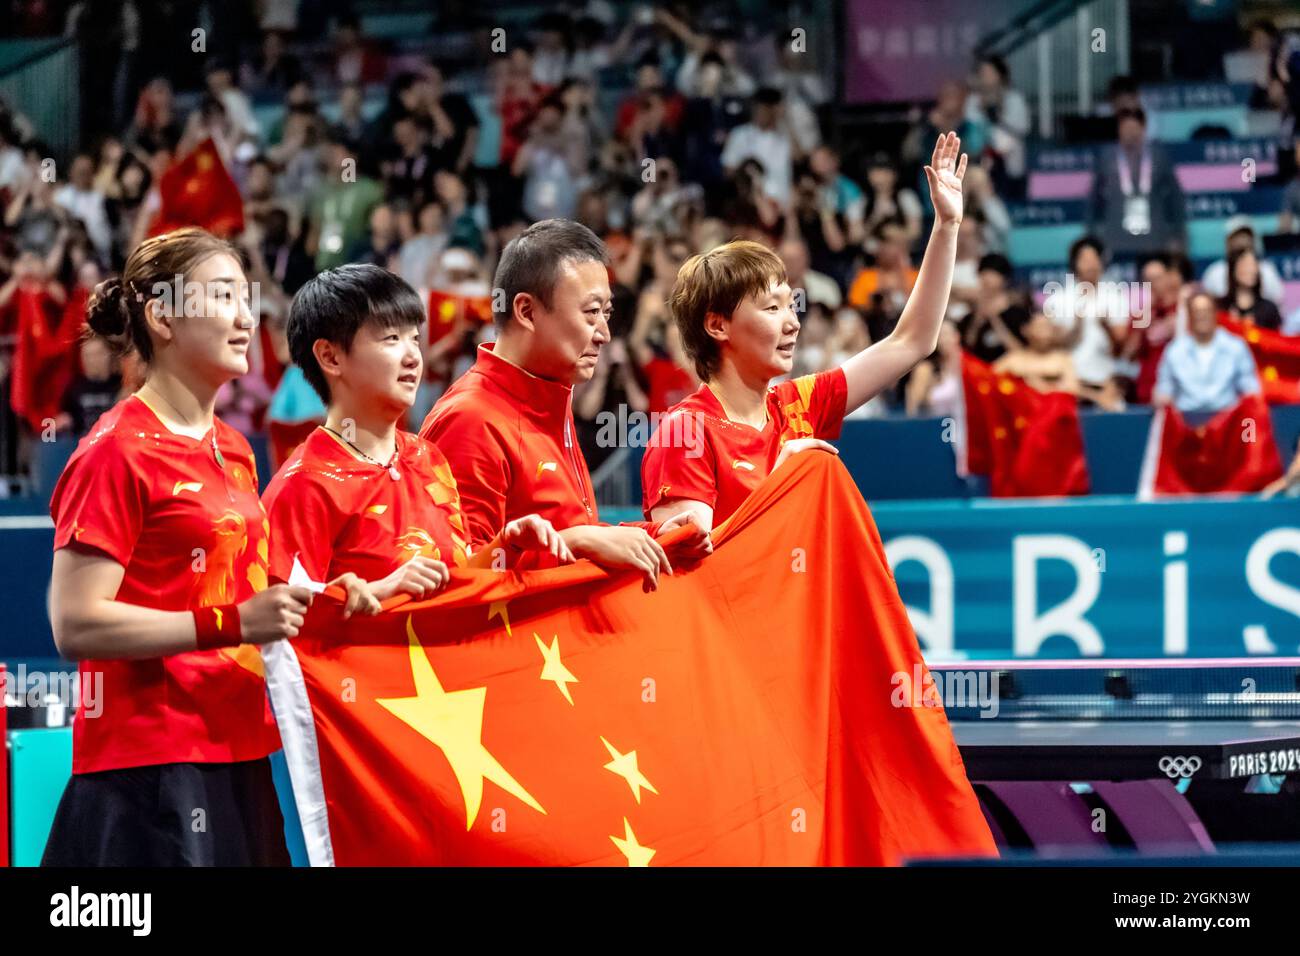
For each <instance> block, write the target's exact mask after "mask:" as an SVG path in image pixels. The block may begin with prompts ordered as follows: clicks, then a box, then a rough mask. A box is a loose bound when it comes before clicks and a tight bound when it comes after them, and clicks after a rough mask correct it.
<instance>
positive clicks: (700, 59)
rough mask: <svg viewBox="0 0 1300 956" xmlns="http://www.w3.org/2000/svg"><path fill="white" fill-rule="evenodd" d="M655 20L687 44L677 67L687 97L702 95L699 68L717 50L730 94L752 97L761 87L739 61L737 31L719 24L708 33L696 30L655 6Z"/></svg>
mask: <svg viewBox="0 0 1300 956" xmlns="http://www.w3.org/2000/svg"><path fill="white" fill-rule="evenodd" d="M654 18H655V22H656V23H658V24H660V25H661V26H664V27H666V28H667V29H668V31H669V32H670V33H672V34H673V35H674V36H675V37H676V38H677V39H678V40H680V41H681V43H682V44H683V45H684V46H685V47H686V56H685V57H683V58H682V64H681V66H680V67H678V70H677V89H679V90H680V91H681V92H682V94H683V95H685V96H688V97H690V96H699V95H701V92H700V87H699V85H698V83H699V75H700V67H701V66H702V65H703V63H704V59H705V57H707V56H708V55H709V54H710V53H715V54H717V56H718V59H719V60H720V62H721V63H722V79H721V89H722V92H723V93H724V94H725V95H727V96H738V97H741V98H744V97H748V96H753V95H754V93H755V91H756V90H757V88H758V84H757V83H755V82H754V78H753V77H752V76H750V74H749V71H748V70H746V69H745V67H744V66H742V65H741V63H740V47H739V45H738V44H737V43H736V38H735V34H734V32H733V31H732V30H731V29H730V28H728V27H726V26H719V27H717V28H715V29H713V30H711V31H709V32H707V33H703V32H697V31H695V30H694V29H692V28H691V26H690V25H689V24H687V23H686V21H684V20H680V19H678V18H677V17H675V16H674V15H673V14H672V13H670V12H669V11H668V10H665V9H664V8H662V7H656V8H655V11H654Z"/></svg>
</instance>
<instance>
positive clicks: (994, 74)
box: [966, 56, 1030, 196]
mask: <svg viewBox="0 0 1300 956" xmlns="http://www.w3.org/2000/svg"><path fill="white" fill-rule="evenodd" d="M966 120H967V122H969V123H970V124H971V125H972V126H973V127H975V129H974V130H972V133H973V135H974V136H975V137H976V139H977V140H979V141H982V142H983V144H984V145H983V150H982V157H981V162H982V163H984V165H986V167H988V170H989V174H990V175H991V176H992V177H993V182H994V184H995V185H996V186H997V189H998V192H1000V193H1003V194H1004V195H1011V196H1019V195H1023V193H1024V177H1025V137H1026V136H1028V135H1029V128H1030V118H1029V105H1028V104H1027V103H1026V102H1025V98H1024V96H1023V95H1022V94H1021V93H1020V91H1019V90H1015V89H1012V88H1011V72H1010V71H1009V70H1008V69H1007V64H1006V61H1005V60H1003V59H1002V58H1001V57H1000V56H986V57H983V58H982V59H981V60H980V61H979V63H978V64H977V65H976V68H975V76H974V79H973V80H972V83H971V92H970V95H969V96H968V97H967V98H966Z"/></svg>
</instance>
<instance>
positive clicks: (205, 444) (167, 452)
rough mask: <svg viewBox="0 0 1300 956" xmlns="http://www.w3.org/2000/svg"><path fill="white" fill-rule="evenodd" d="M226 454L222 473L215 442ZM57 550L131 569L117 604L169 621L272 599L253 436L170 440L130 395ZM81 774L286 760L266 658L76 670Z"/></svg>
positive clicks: (82, 482) (75, 480)
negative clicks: (168, 615)
mask: <svg viewBox="0 0 1300 956" xmlns="http://www.w3.org/2000/svg"><path fill="white" fill-rule="evenodd" d="M214 438H215V442H216V445H217V447H218V448H219V449H220V451H221V455H222V457H223V459H224V461H225V466H224V468H223V467H222V466H221V465H219V464H218V463H217V460H216V455H215V453H214V452H213V441H214ZM50 513H51V515H53V517H54V549H55V550H56V551H57V550H59V549H60V548H65V547H70V546H72V547H77V548H78V549H86V550H89V551H92V552H97V553H99V554H102V555H107V556H108V557H109V558H112V559H113V560H114V561H116V562H117V563H118V564H120V565H122V566H123V568H125V569H126V570H125V574H124V575H123V578H122V584H121V586H120V587H119V588H118V592H117V600H119V601H122V602H124V603H127V604H135V605H139V606H141V607H149V608H155V609H157V610H160V611H185V610H192V609H194V608H199V607H207V606H212V605H221V604H237V603H240V602H242V601H245V600H247V599H248V598H250V597H252V596H253V594H255V593H256V592H258V591H261V590H262V589H264V588H265V587H266V584H267V574H266V563H267V530H268V529H267V523H266V514H265V512H263V511H262V504H261V502H260V501H259V500H258V497H257V469H256V465H255V464H254V462H253V453H252V449H250V448H249V446H248V442H247V441H246V440H245V439H244V436H243V435H241V434H239V432H237V431H235V430H234V429H233V428H230V427H229V426H228V425H226V424H225V423H224V422H222V421H221V420H220V419H217V420H216V421H215V422H214V424H213V430H211V431H209V432H208V434H207V435H206V436H205V437H204V438H202V439H194V438H189V437H187V436H184V435H177V434H175V433H173V432H171V431H169V430H168V429H167V427H166V426H165V425H163V423H162V422H161V421H160V420H159V419H158V416H156V415H155V414H154V413H153V411H152V410H151V409H150V408H149V406H148V405H146V404H145V402H144V401H143V400H141V399H140V398H138V397H135V396H132V397H130V398H126V399H124V400H122V401H121V402H119V403H118V404H117V405H116V406H114V407H113V408H111V409H109V410H108V411H107V412H105V413H104V414H103V415H102V416H101V417H100V418H99V421H98V422H96V423H95V426H94V427H93V428H92V429H91V431H90V432H89V434H87V435H86V437H85V438H83V439H82V440H81V442H80V444H78V446H77V449H76V451H75V452H73V455H72V457H71V458H70V459H69V461H68V465H67V467H66V468H65V469H64V470H63V474H62V475H61V476H60V477H59V481H58V484H57V486H56V487H55V489H54V494H53V496H52V498H51V500H50ZM79 671H80V674H81V680H82V685H81V686H82V688H83V691H84V690H86V689H87V688H94V689H95V690H97V694H96V697H95V699H94V700H92V701H90V703H91V704H92V705H94V706H95V707H97V708H102V710H101V711H100V712H99V713H98V715H96V714H95V713H94V711H90V712H87V706H86V705H87V695H86V694H85V693H83V694H82V699H81V700H80V702H79V703H78V707H77V716H76V720H75V721H74V722H73V729H72V741H73V743H72V772H73V773H91V772H94V771H99V770H115V769H121V768H125V767H139V766H146V765H150V764H165V763H184V762H195V763H220V762H233V761H243V760H256V759H259V758H262V757H265V756H267V755H268V754H270V753H272V752H274V751H275V750H278V749H279V747H280V737H279V734H278V733H277V731H276V727H275V721H274V719H273V718H272V716H271V709H270V705H269V703H268V701H267V697H266V684H265V681H264V679H263V676H262V657H261V654H260V653H259V652H258V650H257V648H256V647H253V646H252V645H242V646H240V647H231V648H220V649H217V650H210V651H191V652H188V653H184V654H174V655H171V656H168V657H158V658H152V659H147V660H95V661H82V662H81V663H80V665H79Z"/></svg>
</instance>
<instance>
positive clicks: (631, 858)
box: [610, 817, 655, 866]
mask: <svg viewBox="0 0 1300 956" xmlns="http://www.w3.org/2000/svg"><path fill="white" fill-rule="evenodd" d="M610 839H611V840H613V841H614V846H616V847H618V851H619V852H620V853H622V854H623V855H624V856H625V857H627V865H628V866H649V865H650V858H651V857H653V856H654V855H655V851H654V850H652V849H650V847H648V846H642V845H641V844H640V843H638V842H637V841H636V834H635V833H633V832H632V824H630V823H628V822H627V817H624V818H623V839H621V840H620V839H619V838H618V837H616V836H611V837H610Z"/></svg>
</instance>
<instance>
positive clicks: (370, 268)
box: [288, 263, 425, 404]
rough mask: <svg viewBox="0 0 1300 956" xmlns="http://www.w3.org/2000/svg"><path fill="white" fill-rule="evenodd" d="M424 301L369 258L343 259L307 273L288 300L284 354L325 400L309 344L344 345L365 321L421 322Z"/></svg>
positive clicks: (324, 385)
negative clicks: (335, 265)
mask: <svg viewBox="0 0 1300 956" xmlns="http://www.w3.org/2000/svg"><path fill="white" fill-rule="evenodd" d="M424 319H425V311H424V303H423V302H422V301H421V300H420V296H419V295H418V294H417V293H416V291H415V290H414V289H412V288H411V287H410V286H409V285H407V283H406V281H405V280H403V279H401V278H399V277H398V276H395V275H393V274H392V273H391V272H389V271H388V270H387V269H381V268H380V267H379V266H376V265H370V264H369V263H349V264H348V265H343V266H339V267H338V268H337V269H327V270H325V271H324V272H322V273H320V274H319V275H316V276H313V277H312V278H310V279H308V280H307V282H306V283H305V284H304V285H303V287H302V288H301V289H299V290H298V292H297V294H295V295H294V297H293V302H292V303H291V304H290V306H289V326H288V337H289V354H290V355H291V356H292V357H293V361H294V364H295V365H297V366H298V367H299V368H301V369H302V374H303V377H304V378H306V379H307V382H308V384H310V385H311V387H312V388H314V389H315V390H316V394H317V395H319V396H320V397H321V400H322V401H324V402H325V403H326V404H328V403H329V400H330V390H329V384H328V383H327V382H326V381H325V373H324V372H322V371H321V367H320V363H319V362H317V361H316V355H315V353H314V352H313V351H312V346H314V345H315V344H316V341H317V340H318V339H325V340H326V341H328V342H333V343H334V344H336V345H339V346H341V347H342V348H343V351H345V352H346V351H348V350H350V349H351V348H352V342H353V340H354V339H355V338H356V336H357V331H358V330H359V329H360V328H361V327H362V326H363V325H366V324H368V323H373V324H375V325H377V326H379V327H380V328H385V329H393V328H403V329H404V328H409V327H411V326H413V325H414V326H418V325H420V324H422V323H423V322H424Z"/></svg>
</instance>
